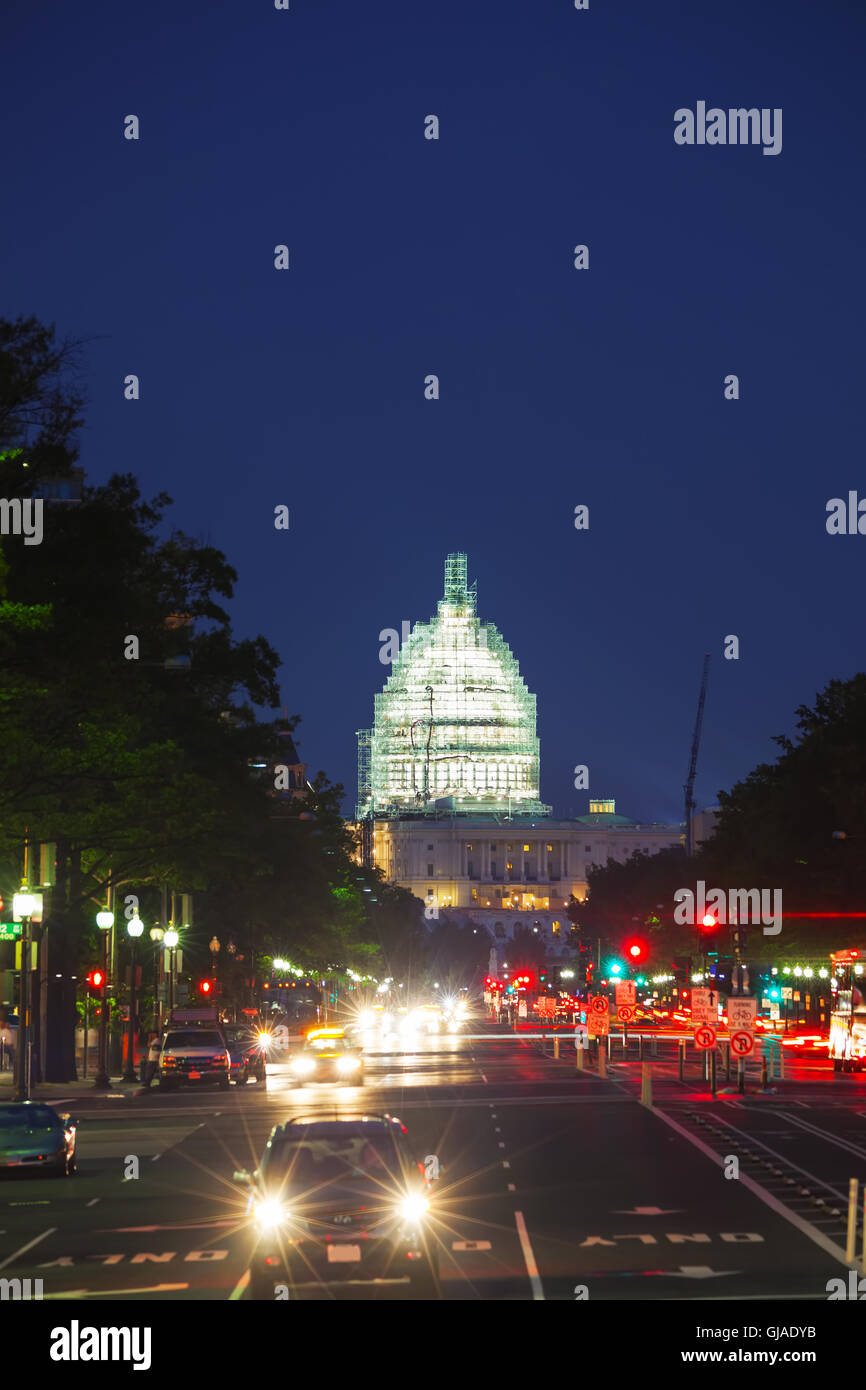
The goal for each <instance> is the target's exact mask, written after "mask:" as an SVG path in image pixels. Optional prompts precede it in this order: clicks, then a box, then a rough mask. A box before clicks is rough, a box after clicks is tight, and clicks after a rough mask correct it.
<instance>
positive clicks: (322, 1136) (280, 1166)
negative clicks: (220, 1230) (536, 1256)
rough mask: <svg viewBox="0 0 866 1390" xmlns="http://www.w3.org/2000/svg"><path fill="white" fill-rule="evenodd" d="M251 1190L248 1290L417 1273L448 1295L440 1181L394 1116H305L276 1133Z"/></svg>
mask: <svg viewBox="0 0 866 1390" xmlns="http://www.w3.org/2000/svg"><path fill="white" fill-rule="evenodd" d="M234 1181H235V1182H237V1183H239V1184H242V1185H244V1186H246V1187H247V1188H248V1190H249V1192H248V1202H247V1220H248V1221H249V1223H250V1227H251V1231H250V1235H251V1251H250V1265H249V1294H250V1297H251V1298H253V1299H266V1298H273V1297H274V1292H275V1286H276V1285H280V1284H282V1285H287V1286H289V1287H290V1288H291V1287H292V1286H297V1285H300V1284H310V1283H313V1284H319V1285H328V1284H341V1283H345V1282H346V1281H347V1280H350V1281H352V1282H353V1283H354V1282H358V1281H360V1282H362V1283H363V1282H366V1281H370V1280H379V1279H401V1280H407V1279H408V1281H409V1285H410V1287H411V1289H412V1291H413V1292H414V1293H415V1294H416V1295H417V1296H418V1297H422V1298H438V1297H439V1262H438V1254H437V1251H436V1246H435V1243H434V1239H433V1236H432V1234H431V1229H430V1226H431V1220H432V1213H431V1205H432V1204H431V1193H432V1186H433V1179H432V1178H428V1177H427V1176H426V1173H425V1167H424V1164H423V1163H421V1162H420V1161H418V1160H417V1159H416V1158H415V1157H414V1156H413V1153H412V1150H411V1148H410V1145H409V1140H408V1137H407V1131H406V1126H405V1125H404V1124H402V1122H401V1121H400V1120H398V1119H396V1117H395V1116H393V1115H388V1114H384V1115H381V1114H380V1115H364V1114H356V1115H347V1116H344V1117H342V1118H339V1119H336V1118H335V1119H322V1118H321V1117H320V1116H317V1115H308V1116H298V1117H295V1118H294V1119H291V1120H288V1121H287V1122H286V1123H285V1124H283V1125H277V1126H275V1128H274V1129H273V1130H272V1131H271V1134H270V1138H269V1139H268V1142H267V1145H266V1147H265V1151H264V1154H263V1156H262V1160H261V1163H260V1164H259V1167H258V1168H257V1169H256V1171H255V1172H254V1173H248V1172H246V1171H241V1172H236V1173H235V1174H234Z"/></svg>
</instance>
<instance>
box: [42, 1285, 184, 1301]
mask: <svg viewBox="0 0 866 1390" xmlns="http://www.w3.org/2000/svg"><path fill="white" fill-rule="evenodd" d="M188 1288H189V1284H151V1285H150V1286H149V1287H148V1288H143V1289H66V1290H65V1291H64V1292H63V1293H47V1294H45V1295H44V1297H45V1298H46V1299H49V1298H109V1297H110V1296H111V1295H112V1294H115V1295H119V1296H120V1297H121V1298H124V1297H126V1296H128V1295H129V1294H131V1293H174V1292H175V1290H177V1289H188Z"/></svg>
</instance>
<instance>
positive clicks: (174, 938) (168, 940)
mask: <svg viewBox="0 0 866 1390" xmlns="http://www.w3.org/2000/svg"><path fill="white" fill-rule="evenodd" d="M179 940H180V937H179V936H178V934H177V932H176V931H175V929H174V927H169V929H168V931H167V932H166V934H165V936H164V937H163V945H164V946H167V947H168V950H169V957H168V1012H169V1018H170V1017H171V1011H172V1009H173V1008H174V971H175V964H176V962H177V956H176V955H175V951H176V950H177V943H178V941H179Z"/></svg>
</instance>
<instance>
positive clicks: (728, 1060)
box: [725, 1043, 731, 1081]
mask: <svg viewBox="0 0 866 1390" xmlns="http://www.w3.org/2000/svg"><path fill="white" fill-rule="evenodd" d="M730 1079H731V1044H730V1043H727V1044H726V1045H725V1080H726V1081H730Z"/></svg>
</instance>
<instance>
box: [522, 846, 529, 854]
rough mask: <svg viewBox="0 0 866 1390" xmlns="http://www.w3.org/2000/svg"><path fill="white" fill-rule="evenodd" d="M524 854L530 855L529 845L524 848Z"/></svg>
mask: <svg viewBox="0 0 866 1390" xmlns="http://www.w3.org/2000/svg"><path fill="white" fill-rule="evenodd" d="M523 853H524V854H528V853H529V845H524V846H523Z"/></svg>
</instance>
